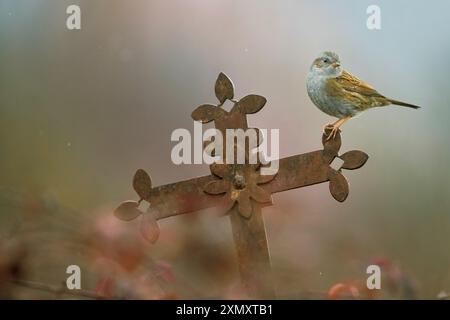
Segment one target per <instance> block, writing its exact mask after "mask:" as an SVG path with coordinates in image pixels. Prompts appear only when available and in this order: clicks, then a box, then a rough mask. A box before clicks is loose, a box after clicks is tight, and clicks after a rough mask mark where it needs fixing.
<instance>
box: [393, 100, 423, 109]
mask: <svg viewBox="0 0 450 320" xmlns="http://www.w3.org/2000/svg"><path fill="white" fill-rule="evenodd" d="M389 102H390V103H392V104H395V105H397V106H403V107H408V108H413V109H419V108H420V107H419V106H415V105H413V104H409V103H406V102H401V101H398V100H392V99H389Z"/></svg>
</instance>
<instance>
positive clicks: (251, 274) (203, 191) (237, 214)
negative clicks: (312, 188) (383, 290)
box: [115, 73, 368, 299]
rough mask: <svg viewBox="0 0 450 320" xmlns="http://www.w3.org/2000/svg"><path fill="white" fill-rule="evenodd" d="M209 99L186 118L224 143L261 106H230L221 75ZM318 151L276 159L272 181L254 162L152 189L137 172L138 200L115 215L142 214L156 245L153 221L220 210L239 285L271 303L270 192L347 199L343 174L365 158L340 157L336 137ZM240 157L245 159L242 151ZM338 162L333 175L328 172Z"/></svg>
mask: <svg viewBox="0 0 450 320" xmlns="http://www.w3.org/2000/svg"><path fill="white" fill-rule="evenodd" d="M215 93H216V96H217V98H218V100H219V104H218V105H209V104H205V105H201V106H199V107H198V108H197V109H195V110H194V112H193V113H192V118H193V119H194V120H195V121H200V122H202V123H206V122H210V121H214V124H215V128H216V129H217V130H219V131H220V132H221V133H222V135H223V137H225V136H226V134H225V130H226V129H239V128H240V129H244V130H245V129H248V126H247V114H252V113H256V112H258V111H259V110H260V109H261V108H262V107H263V106H264V105H265V103H266V99H265V98H264V97H262V96H259V95H248V96H246V97H244V98H242V99H241V100H239V101H236V100H233V98H234V87H233V84H232V82H231V80H230V79H229V78H228V77H227V76H226V75H225V74H223V73H221V74H219V77H218V78H217V81H216V84H215ZM227 100H229V101H232V102H233V103H234V106H233V108H232V109H231V110H230V111H229V112H228V111H226V110H225V109H223V108H222V105H223V104H224V103H225V102H226V101H227ZM233 140H234V139H233ZM260 142H261V141H258V145H259V144H260ZM233 144H235V152H236V150H237V149H239V148H240V147H242V146H240V145H238V143H237V142H235V141H233ZM244 144H245V142H244ZM224 145H225V144H224ZM322 145H323V149H322V150H317V151H313V152H308V153H305V154H300V155H295V156H291V157H287V158H282V159H279V170H278V172H277V173H276V174H274V175H262V174H261V161H259V160H258V161H257V163H256V164H255V163H253V164H252V163H251V162H249V161H246V162H245V163H244V164H238V163H237V162H233V163H227V164H218V163H214V164H212V165H210V171H211V173H212V174H211V175H208V176H203V177H198V178H193V179H189V180H184V181H180V182H176V183H171V184H167V185H163V186H159V187H152V183H151V179H150V176H149V175H148V174H147V173H146V172H145V171H144V170H142V169H139V170H137V172H136V173H135V175H134V179H133V187H134V189H135V191H136V192H137V194H138V195H139V197H140V199H139V201H125V202H123V203H122V204H121V205H120V206H119V207H118V208H117V209H116V210H115V214H116V216H117V217H118V218H119V219H122V220H126V221H129V220H132V219H135V218H137V217H139V216H141V215H142V218H141V219H142V223H141V231H142V233H143V235H144V237H146V238H147V239H148V240H149V241H151V242H155V241H156V240H157V238H158V236H159V232H160V230H159V226H158V223H157V221H158V220H160V219H164V218H167V217H170V216H175V215H179V214H184V213H189V212H194V211H198V210H201V209H206V208H212V207H219V208H221V209H222V210H223V212H224V213H228V215H229V216H230V219H231V227H232V232H233V238H234V242H235V246H236V250H237V257H238V262H239V270H240V274H241V282H242V285H243V287H244V288H245V290H246V293H247V295H248V296H249V297H250V298H259V299H271V298H275V292H274V287H273V281H272V277H271V267H270V256H269V250H268V247H267V239H266V232H265V227H264V221H263V218H262V214H261V208H262V207H264V206H267V205H271V204H272V197H271V194H272V193H276V192H281V191H285V190H289V189H294V188H301V187H305V186H309V185H313V184H317V183H322V182H327V181H328V182H329V188H330V192H331V195H332V196H333V197H334V198H335V199H336V200H337V201H340V202H342V201H344V200H345V199H346V198H347V195H348V192H349V188H348V183H347V180H346V179H345V177H344V176H343V175H342V173H341V171H342V169H349V170H353V169H357V168H360V167H361V166H363V165H364V163H365V162H366V161H367V159H368V156H367V155H366V154H365V153H364V152H362V151H357V150H354V151H349V152H346V153H344V154H342V155H339V154H338V152H339V149H340V147H341V137H340V134H339V133H338V134H337V136H336V137H335V139H333V140H329V141H327V140H326V134H325V133H324V134H323V135H322ZM244 149H245V146H244ZM224 152H225V150H224ZM245 152H246V153H245V155H246V160H248V150H246V151H245ZM336 157H338V158H340V159H341V160H342V161H343V164H342V166H341V168H339V169H338V170H335V169H333V168H332V167H331V166H330V164H331V163H332V162H333V160H334V159H335V158H336ZM224 158H225V155H224ZM234 159H236V157H235V158H234ZM143 200H145V201H147V202H148V203H149V204H150V206H149V208H148V209H147V211H146V212H145V213H144V212H142V211H140V210H139V209H138V206H139V205H140V203H141V202H142V201H143Z"/></svg>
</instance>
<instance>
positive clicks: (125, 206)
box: [114, 169, 160, 243]
mask: <svg viewBox="0 0 450 320" xmlns="http://www.w3.org/2000/svg"><path fill="white" fill-rule="evenodd" d="M133 189H134V191H136V193H137V194H138V196H139V200H138V201H133V200H128V201H124V202H122V203H121V204H120V205H119V206H118V207H117V208H116V209H115V210H114V215H115V216H116V217H117V218H119V219H120V220H123V221H131V220H134V219H136V218H138V217H139V216H141V215H142V216H143V217H142V219H141V226H140V230H141V234H142V236H143V237H144V238H145V239H146V240H148V241H149V242H152V243H154V242H156V240H157V239H158V237H159V233H160V228H159V225H158V222H157V221H156V217H157V210H156V209H153V208H152V207H149V209H148V210H147V212H142V211H141V210H139V205H140V204H141V202H142V201H143V200H145V201H147V202H148V203H150V196H151V192H152V180H151V178H150V176H149V175H148V173H147V172H145V170H143V169H138V170H137V171H136V173H135V174H134V177H133Z"/></svg>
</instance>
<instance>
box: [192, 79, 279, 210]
mask: <svg viewBox="0 0 450 320" xmlns="http://www.w3.org/2000/svg"><path fill="white" fill-rule="evenodd" d="M215 93H216V97H217V99H218V100H219V104H218V105H212V104H203V105H201V106H199V107H197V108H196V109H195V110H194V111H193V112H192V118H193V119H194V120H195V121H199V122H201V123H208V122H211V121H217V120H223V118H230V119H233V118H234V119H236V118H242V117H241V115H243V114H253V113H256V112H258V111H259V110H261V109H262V108H263V107H264V105H265V104H266V102H267V100H266V98H264V97H263V96H260V95H256V94H250V95H247V96H245V97H243V98H242V99H240V100H239V101H236V100H234V99H233V98H234V86H233V83H232V82H231V80H230V79H229V78H228V77H227V76H226V75H225V74H223V73H220V74H219V76H218V78H217V80H216V85H215ZM227 100H229V101H231V102H233V103H234V105H233V107H232V108H231V110H230V111H229V112H228V111H226V110H225V109H223V108H222V105H223V104H224V103H225V102H226V101H227ZM234 116H236V117H234ZM241 125H242V126H243V127H246V126H247V124H246V123H241ZM216 128H217V122H216ZM229 129H230V128H229ZM248 130H255V132H256V138H257V142H256V146H255V147H257V146H259V145H260V144H261V142H262V137H261V135H260V132H259V130H258V129H256V128H250V129H248ZM222 134H223V132H222ZM233 143H234V141H233ZM241 143H243V145H242V144H239V143H235V144H234V153H235V154H234V159H236V154H237V151H238V150H243V151H244V153H245V160H246V163H247V164H217V163H216V164H212V165H211V166H210V170H211V173H212V174H214V176H216V177H217V178H218V180H214V181H210V182H209V183H207V184H206V185H205V186H204V189H203V190H204V192H205V193H207V194H210V195H223V197H225V200H226V201H225V203H226V204H227V206H226V211H227V212H228V211H229V210H230V209H231V208H232V207H233V206H234V205H235V204H236V203H237V206H238V211H239V213H240V214H241V215H242V216H243V217H245V218H250V216H251V214H252V211H253V205H252V201H251V199H253V200H255V201H256V202H258V203H261V204H264V203H269V204H271V203H272V197H271V194H270V193H269V192H267V191H266V190H264V189H263V188H261V187H260V186H259V185H260V184H264V183H267V182H270V181H271V180H273V179H274V178H275V174H273V175H261V170H260V168H261V163H259V159H258V160H257V163H256V164H250V163H248V162H249V153H250V152H251V150H248V149H246V148H245V141H241Z"/></svg>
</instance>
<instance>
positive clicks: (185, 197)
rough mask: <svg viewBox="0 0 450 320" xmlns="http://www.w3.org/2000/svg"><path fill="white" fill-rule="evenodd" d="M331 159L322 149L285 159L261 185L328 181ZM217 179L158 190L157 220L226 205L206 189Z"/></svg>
mask: <svg viewBox="0 0 450 320" xmlns="http://www.w3.org/2000/svg"><path fill="white" fill-rule="evenodd" d="M329 159H330V158H329V157H327V156H325V155H324V153H323V150H318V151H313V152H309V153H305V154H301V155H295V156H291V157H287V158H283V159H281V160H280V163H279V170H278V173H277V175H276V176H275V179H273V180H272V181H271V182H269V183H267V184H263V185H261V187H262V188H264V189H265V190H266V191H268V192H269V193H276V192H281V191H284V190H289V189H295V188H300V187H304V186H308V185H313V184H317V183H322V182H326V181H328V177H327V173H328V171H329V162H330V160H329ZM213 180H217V178H216V177H215V176H213V175H208V176H203V177H198V178H192V179H188V180H184V181H180V182H176V183H171V184H166V185H163V186H159V187H155V188H153V189H152V190H151V193H150V197H149V198H148V199H146V200H148V201H149V202H150V203H151V206H152V209H156V210H157V211H158V214H157V217H155V218H156V219H157V220H159V219H163V218H167V217H170V216H175V215H180V214H184V213H188V212H193V211H198V210H202V209H207V208H212V207H218V206H220V205H226V199H225V198H224V197H223V196H222V195H209V194H207V193H205V192H204V186H205V185H206V184H207V183H208V182H210V181H213Z"/></svg>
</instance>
